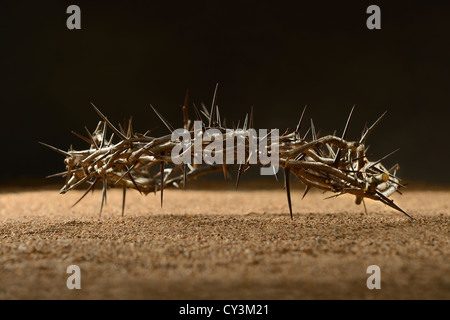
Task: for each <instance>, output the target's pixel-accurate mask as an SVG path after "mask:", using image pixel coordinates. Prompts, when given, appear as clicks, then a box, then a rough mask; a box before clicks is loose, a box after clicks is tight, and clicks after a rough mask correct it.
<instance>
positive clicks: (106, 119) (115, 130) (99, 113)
mask: <svg viewBox="0 0 450 320" xmlns="http://www.w3.org/2000/svg"><path fill="white" fill-rule="evenodd" d="M91 105H92V107H94V110H95V111H96V112H97V113H98V115H99V116H100V118H102V119H103V121H105V122H106V123H107V124H108V126H109V127H110V128H111V130H112V131H113V132H114V133H115V134H117V136H119V137H120V138H121V139H122V140H126V139H127V138H126V137H125V136H124V135H123V134H122V133H121V132H120V131H119V130H117V128H116V127H114V125H113V124H112V123H111V122H110V121H109V120H108V118H106V117H105V116H104V115H103V113H101V112H100V110H99V109H98V108H97V107H96V106H95V105H94V104H93V103H92V102H91Z"/></svg>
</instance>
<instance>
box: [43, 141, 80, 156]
mask: <svg viewBox="0 0 450 320" xmlns="http://www.w3.org/2000/svg"><path fill="white" fill-rule="evenodd" d="M38 142H39V143H40V144H42V145H43V146H46V147H47V148H49V149H51V150H53V151H55V152H58V153H60V154H62V155H64V156H66V157H72V155H71V154H70V153H68V152H66V151H63V150H61V149H58V148H56V147H54V146H51V145H49V144H46V143H44V142H41V141H38Z"/></svg>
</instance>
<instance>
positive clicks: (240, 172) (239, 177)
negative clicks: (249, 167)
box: [236, 163, 244, 191]
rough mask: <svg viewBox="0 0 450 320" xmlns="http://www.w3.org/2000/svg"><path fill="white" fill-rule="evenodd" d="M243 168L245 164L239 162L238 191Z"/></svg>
mask: <svg viewBox="0 0 450 320" xmlns="http://www.w3.org/2000/svg"><path fill="white" fill-rule="evenodd" d="M243 169H244V165H243V164H242V163H241V164H239V169H238V175H237V179H236V191H237V189H238V187H239V181H240V179H241V175H242V171H243Z"/></svg>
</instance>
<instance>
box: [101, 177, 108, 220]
mask: <svg viewBox="0 0 450 320" xmlns="http://www.w3.org/2000/svg"><path fill="white" fill-rule="evenodd" d="M107 187H108V181H107V180H106V176H103V190H102V204H101V205H100V217H101V216H102V211H103V205H104V204H106V188H107Z"/></svg>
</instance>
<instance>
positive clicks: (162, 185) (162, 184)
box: [161, 161, 165, 208]
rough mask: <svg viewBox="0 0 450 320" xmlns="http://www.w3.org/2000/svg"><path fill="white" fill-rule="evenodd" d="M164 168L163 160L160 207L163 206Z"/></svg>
mask: <svg viewBox="0 0 450 320" xmlns="http://www.w3.org/2000/svg"><path fill="white" fill-rule="evenodd" d="M164 169H165V162H164V161H162V162H161V208H162V207H163V199H164Z"/></svg>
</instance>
